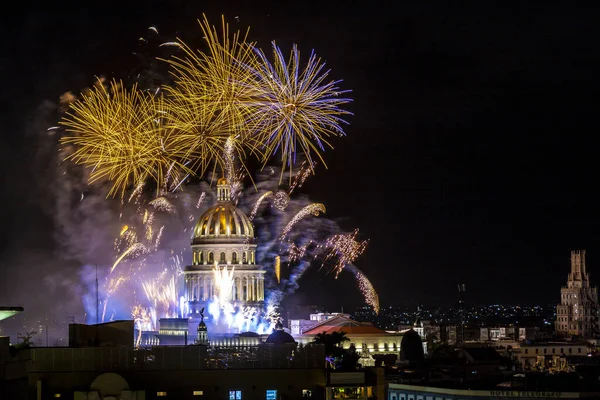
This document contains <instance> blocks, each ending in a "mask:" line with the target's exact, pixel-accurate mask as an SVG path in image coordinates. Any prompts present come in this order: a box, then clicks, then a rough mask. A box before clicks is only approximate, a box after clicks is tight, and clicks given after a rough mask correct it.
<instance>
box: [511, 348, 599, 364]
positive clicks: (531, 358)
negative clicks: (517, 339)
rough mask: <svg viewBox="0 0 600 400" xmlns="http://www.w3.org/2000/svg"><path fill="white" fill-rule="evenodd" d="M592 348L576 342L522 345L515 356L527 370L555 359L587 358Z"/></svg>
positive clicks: (514, 350) (514, 353)
mask: <svg viewBox="0 0 600 400" xmlns="http://www.w3.org/2000/svg"><path fill="white" fill-rule="evenodd" d="M589 351H590V348H589V347H588V345H587V344H586V343H575V342H547V343H533V344H521V345H520V346H519V347H518V348H515V349H513V356H514V358H515V360H517V361H518V362H519V363H520V364H521V366H522V367H523V369H525V370H527V369H530V368H532V367H534V366H535V365H536V363H539V362H543V360H548V361H550V360H552V359H553V357H562V358H563V359H564V358H566V357H573V356H587V355H588V353H589Z"/></svg>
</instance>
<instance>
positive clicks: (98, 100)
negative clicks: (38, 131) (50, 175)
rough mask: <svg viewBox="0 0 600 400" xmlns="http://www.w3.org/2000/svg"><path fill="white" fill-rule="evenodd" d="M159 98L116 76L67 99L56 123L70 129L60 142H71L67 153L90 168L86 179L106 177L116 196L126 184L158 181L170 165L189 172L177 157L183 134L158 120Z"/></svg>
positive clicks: (182, 155)
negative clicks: (126, 85)
mask: <svg viewBox="0 0 600 400" xmlns="http://www.w3.org/2000/svg"><path fill="white" fill-rule="evenodd" d="M165 112H166V111H165V106H164V101H163V98H162V97H160V96H158V97H157V96H154V95H151V94H149V93H146V92H142V91H139V90H138V89H137V86H134V87H133V88H132V89H131V90H126V89H125V88H124V87H123V84H122V82H117V81H112V82H111V83H110V86H109V87H106V86H105V85H104V84H102V82H101V81H98V84H96V85H95V86H94V88H93V89H91V90H89V91H88V92H87V93H83V94H82V95H81V98H80V99H78V100H77V101H75V102H73V103H71V105H70V109H69V111H68V112H67V114H66V116H65V117H64V119H63V120H62V121H61V124H62V125H63V126H65V127H66V130H67V132H69V133H70V135H65V136H64V137H63V138H62V139H61V143H63V144H70V145H75V147H76V149H75V150H74V151H73V152H72V153H71V154H70V155H69V156H68V157H67V158H68V159H70V160H72V161H73V162H75V163H76V164H81V165H84V166H86V167H89V168H90V169H91V173H90V178H89V183H94V182H97V181H100V180H104V179H108V180H110V181H112V187H111V189H110V191H109V193H108V195H109V196H111V195H112V196H115V195H117V194H119V195H120V196H121V197H123V195H124V194H125V191H126V190H127V189H128V188H130V187H131V186H134V187H135V186H138V185H139V184H141V183H142V182H144V181H146V180H148V179H151V180H154V181H155V182H156V183H157V186H159V187H160V186H161V185H163V182H164V178H165V173H166V171H167V170H169V169H170V168H172V166H173V165H176V166H178V167H179V168H180V169H181V170H184V171H188V172H191V170H189V169H188V168H187V167H186V166H185V165H183V164H182V163H181V160H182V159H186V157H187V155H188V153H189V147H188V145H187V141H186V140H185V139H186V138H185V136H184V135H180V134H178V133H177V132H175V131H173V130H171V129H165V128H164V126H163V120H162V115H164V113H165Z"/></svg>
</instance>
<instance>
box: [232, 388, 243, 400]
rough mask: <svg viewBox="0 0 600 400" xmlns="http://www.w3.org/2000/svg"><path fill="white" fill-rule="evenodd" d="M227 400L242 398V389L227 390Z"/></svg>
mask: <svg viewBox="0 0 600 400" xmlns="http://www.w3.org/2000/svg"><path fill="white" fill-rule="evenodd" d="M229 400H242V391H241V390H230V391H229Z"/></svg>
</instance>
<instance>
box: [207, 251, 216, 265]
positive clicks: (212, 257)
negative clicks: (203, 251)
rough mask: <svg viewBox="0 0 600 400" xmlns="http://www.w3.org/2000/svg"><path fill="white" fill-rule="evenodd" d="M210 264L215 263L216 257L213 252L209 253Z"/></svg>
mask: <svg viewBox="0 0 600 400" xmlns="http://www.w3.org/2000/svg"><path fill="white" fill-rule="evenodd" d="M208 262H209V263H213V262H215V255H214V254H213V252H212V251H211V252H210V253H208Z"/></svg>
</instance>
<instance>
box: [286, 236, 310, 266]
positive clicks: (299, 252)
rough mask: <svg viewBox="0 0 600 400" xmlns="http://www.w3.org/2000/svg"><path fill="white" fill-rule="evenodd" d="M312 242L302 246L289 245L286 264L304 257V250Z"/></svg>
mask: <svg viewBox="0 0 600 400" xmlns="http://www.w3.org/2000/svg"><path fill="white" fill-rule="evenodd" d="M312 243H313V242H312V241H310V242H308V244H305V245H304V246H296V245H295V244H294V243H290V249H289V251H288V262H290V263H291V262H294V261H296V260H299V259H301V258H303V257H304V255H305V254H306V250H308V247H309V246H310V245H311V244H312Z"/></svg>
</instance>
